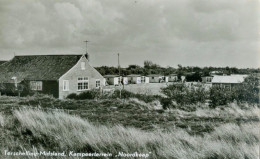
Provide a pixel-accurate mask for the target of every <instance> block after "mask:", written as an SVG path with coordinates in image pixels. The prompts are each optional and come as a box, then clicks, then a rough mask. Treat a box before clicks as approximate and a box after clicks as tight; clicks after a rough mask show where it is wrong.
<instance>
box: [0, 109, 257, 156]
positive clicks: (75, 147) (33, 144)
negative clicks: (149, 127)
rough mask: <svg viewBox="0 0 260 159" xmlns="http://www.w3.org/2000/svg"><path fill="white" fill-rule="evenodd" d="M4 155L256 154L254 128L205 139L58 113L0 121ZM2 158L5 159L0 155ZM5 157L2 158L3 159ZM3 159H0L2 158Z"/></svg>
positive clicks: (223, 129)
mask: <svg viewBox="0 0 260 159" xmlns="http://www.w3.org/2000/svg"><path fill="white" fill-rule="evenodd" d="M0 119H1V121H4V122H2V123H5V122H7V123H6V124H4V125H1V128H4V129H3V130H4V132H5V135H8V138H5V139H4V141H3V142H4V147H3V148H2V150H3V149H9V150H10V149H11V150H23V149H27V150H34V151H42V150H52V151H75V152H103V153H107V152H110V153H112V154H114V155H115V154H118V152H125V153H133V152H139V153H149V154H150V158H155V159H157V158H158V159H161V158H176V159H177V158H178V159H179V158H182V159H195V158H196V159H197V158H202V159H203V158H205V159H208V158H237V159H240V158H241V159H242V158H243V159H244V158H248V159H255V158H257V156H258V154H259V149H258V142H259V139H260V138H259V135H258V126H259V124H258V123H257V122H252V123H244V124H241V125H238V124H233V123H228V124H223V125H221V126H219V127H216V128H215V129H214V131H213V132H211V133H207V134H205V135H204V136H196V135H189V134H188V133H187V132H186V131H185V130H182V129H175V130H171V131H160V130H155V131H143V130H139V129H136V128H126V127H123V126H120V125H116V126H102V125H94V124H92V123H90V122H88V121H87V120H84V119H82V118H80V117H78V116H75V115H70V114H67V113H65V112H62V111H42V110H36V109H34V110H33V109H20V110H15V111H14V112H13V117H12V119H10V118H9V119H6V117H5V116H3V115H1V118H0ZM2 155H3V154H2ZM0 157H1V156H0ZM2 157H3V156H2ZM2 157H1V158H2Z"/></svg>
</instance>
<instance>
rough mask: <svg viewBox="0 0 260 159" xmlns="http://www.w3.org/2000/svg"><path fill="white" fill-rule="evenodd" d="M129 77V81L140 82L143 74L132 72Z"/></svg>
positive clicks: (132, 82)
mask: <svg viewBox="0 0 260 159" xmlns="http://www.w3.org/2000/svg"><path fill="white" fill-rule="evenodd" d="M126 77H127V78H128V83H131V84H139V83H141V82H142V81H141V75H136V74H131V75H127V76H126Z"/></svg>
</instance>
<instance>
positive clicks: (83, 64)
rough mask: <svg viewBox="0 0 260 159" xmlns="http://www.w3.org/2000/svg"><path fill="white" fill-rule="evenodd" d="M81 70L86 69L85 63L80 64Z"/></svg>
mask: <svg viewBox="0 0 260 159" xmlns="http://www.w3.org/2000/svg"><path fill="white" fill-rule="evenodd" d="M81 69H82V70H85V69H86V62H81Z"/></svg>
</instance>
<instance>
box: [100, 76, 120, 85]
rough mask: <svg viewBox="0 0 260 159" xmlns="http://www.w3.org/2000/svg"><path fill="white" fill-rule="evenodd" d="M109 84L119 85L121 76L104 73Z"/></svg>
mask: <svg viewBox="0 0 260 159" xmlns="http://www.w3.org/2000/svg"><path fill="white" fill-rule="evenodd" d="M104 78H105V79H106V84H107V85H114V86H117V85H119V82H120V79H121V77H120V76H119V75H104Z"/></svg>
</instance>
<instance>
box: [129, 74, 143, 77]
mask: <svg viewBox="0 0 260 159" xmlns="http://www.w3.org/2000/svg"><path fill="white" fill-rule="evenodd" d="M127 77H141V75H138V74H130V75H127Z"/></svg>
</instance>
